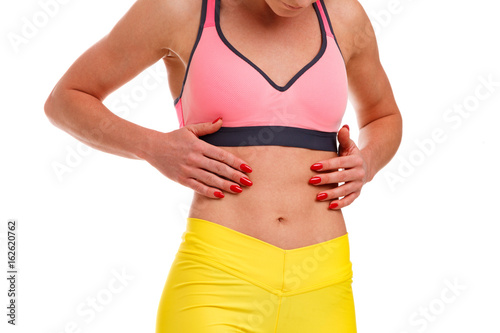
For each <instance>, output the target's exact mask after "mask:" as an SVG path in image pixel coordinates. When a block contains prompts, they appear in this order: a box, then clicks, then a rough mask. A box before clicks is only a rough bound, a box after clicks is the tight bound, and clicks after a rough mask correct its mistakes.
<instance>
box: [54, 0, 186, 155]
mask: <svg viewBox="0 0 500 333" xmlns="http://www.w3.org/2000/svg"><path fill="white" fill-rule="evenodd" d="M175 2H176V1H161V0H138V1H137V2H135V3H134V5H133V6H132V7H131V8H130V9H129V11H128V12H127V13H126V14H125V15H124V16H123V17H122V18H121V19H120V21H118V23H117V24H116V25H115V26H114V27H113V29H112V30H111V31H110V32H109V33H108V34H107V35H106V36H104V37H103V38H102V39H101V40H99V41H98V42H97V43H96V44H94V45H93V46H91V47H90V48H89V49H88V50H87V51H86V52H85V53H83V54H82V55H81V56H80V57H79V58H78V59H77V60H76V61H75V62H74V63H73V64H72V65H71V67H70V68H69V69H68V70H67V72H66V73H65V74H64V76H63V77H62V78H61V79H60V80H59V82H58V83H57V84H56V86H55V87H54V89H53V90H52V92H51V93H50V96H49V97H48V99H47V101H46V102H45V113H46V115H47V117H48V118H49V120H50V121H51V123H52V124H54V125H55V126H57V127H58V128H60V129H62V130H64V131H66V132H67V133H69V134H71V135H72V136H73V137H75V138H76V139H78V140H80V141H82V142H84V143H85V144H87V145H88V146H91V147H93V148H96V149H99V150H101V151H104V152H108V153H112V154H116V155H119V156H123V157H127V158H134V159H138V158H142V157H143V155H144V154H145V151H146V150H147V149H148V146H149V145H150V142H149V140H151V139H152V138H154V137H155V135H157V134H159V132H157V131H154V130H151V129H147V128H144V127H141V126H139V125H136V124H134V123H131V122H129V121H127V120H125V119H123V118H121V117H118V116H117V115H115V114H114V113H112V112H111V111H110V110H109V109H107V108H106V107H105V106H104V105H103V103H102V101H103V100H104V99H105V98H106V96H108V95H109V94H110V93H112V92H113V91H114V90H116V89H118V88H119V87H120V86H122V85H123V84H125V83H126V82H128V81H130V80H131V79H132V78H134V77H135V76H137V75H138V74H139V73H140V72H142V71H143V70H144V69H146V68H147V67H149V66H151V65H152V64H154V63H155V62H157V61H158V60H159V59H161V58H162V57H164V56H165V55H166V53H167V52H168V48H169V47H170V46H171V44H172V41H171V39H170V38H169V37H170V36H172V35H173V27H174V26H175V24H177V22H176V21H175V20H176V15H175V13H176V8H175V7H174V5H173V3H175Z"/></svg>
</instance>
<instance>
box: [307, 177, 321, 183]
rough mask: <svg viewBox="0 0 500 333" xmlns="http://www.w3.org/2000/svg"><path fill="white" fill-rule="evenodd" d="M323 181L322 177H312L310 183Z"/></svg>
mask: <svg viewBox="0 0 500 333" xmlns="http://www.w3.org/2000/svg"><path fill="white" fill-rule="evenodd" d="M318 183H321V178H320V177H312V178H311V179H309V184H318Z"/></svg>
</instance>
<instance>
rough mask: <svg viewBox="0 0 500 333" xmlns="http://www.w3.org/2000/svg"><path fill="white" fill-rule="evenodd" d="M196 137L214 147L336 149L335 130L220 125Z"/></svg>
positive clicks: (334, 150)
mask: <svg viewBox="0 0 500 333" xmlns="http://www.w3.org/2000/svg"><path fill="white" fill-rule="evenodd" d="M199 139H200V140H203V141H205V142H208V143H210V144H212V145H214V146H226V147H240V146H287V147H299V148H309V149H315V150H325V151H332V152H337V141H336V139H337V132H323V131H317V130H311V129H306V128H298V127H289V126H240V127H221V128H220V129H219V130H218V131H217V132H214V133H210V134H207V135H203V136H200V137H199Z"/></svg>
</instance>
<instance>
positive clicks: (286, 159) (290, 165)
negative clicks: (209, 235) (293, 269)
mask: <svg viewBox="0 0 500 333" xmlns="http://www.w3.org/2000/svg"><path fill="white" fill-rule="evenodd" d="M220 148H222V149H225V150H227V151H228V152H230V153H232V154H234V155H235V156H238V157H240V158H242V159H243V160H245V161H246V162H247V163H248V165H250V167H251V168H252V170H253V171H252V172H251V173H248V174H247V178H249V179H250V180H251V181H252V182H253V185H251V186H244V185H241V184H240V187H241V188H242V189H243V192H242V193H231V192H227V191H223V193H224V195H225V197H224V198H220V199H212V198H208V197H206V196H203V195H200V194H198V193H197V192H194V197H193V201H192V204H191V209H190V211H189V215H188V217H194V218H199V219H204V220H208V221H211V222H214V223H218V224H220V225H223V226H225V227H228V228H231V229H233V230H236V231H238V232H241V233H244V234H247V235H249V236H252V237H255V238H258V239H260V240H262V241H265V242H267V243H269V244H272V245H274V246H277V247H279V248H282V249H285V250H289V249H294V248H299V247H304V246H309V245H313V244H317V243H320V242H324V241H327V240H330V239H333V238H336V237H339V236H342V235H344V234H346V233H347V230H346V226H345V222H344V218H343V216H342V212H341V211H340V210H333V209H329V208H328V206H329V204H330V202H331V201H332V200H333V199H328V200H324V201H318V200H316V195H317V194H318V193H320V192H321V191H323V190H328V189H331V188H334V187H336V186H337V184H325V185H312V184H309V179H310V178H311V177H313V176H317V175H320V174H321V173H325V172H332V171H321V172H318V171H313V170H311V169H310V167H311V165H312V164H314V163H316V162H319V161H321V160H325V159H329V158H334V157H337V156H338V155H337V154H336V153H335V152H330V151H321V150H313V149H306V148H296V147H285V146H244V147H220Z"/></svg>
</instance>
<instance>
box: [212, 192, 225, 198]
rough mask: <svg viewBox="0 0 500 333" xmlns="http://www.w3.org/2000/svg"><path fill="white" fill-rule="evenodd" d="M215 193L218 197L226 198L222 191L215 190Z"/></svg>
mask: <svg viewBox="0 0 500 333" xmlns="http://www.w3.org/2000/svg"><path fill="white" fill-rule="evenodd" d="M214 195H215V196H216V197H217V198H224V194H223V193H222V192H221V191H215V192H214Z"/></svg>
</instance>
